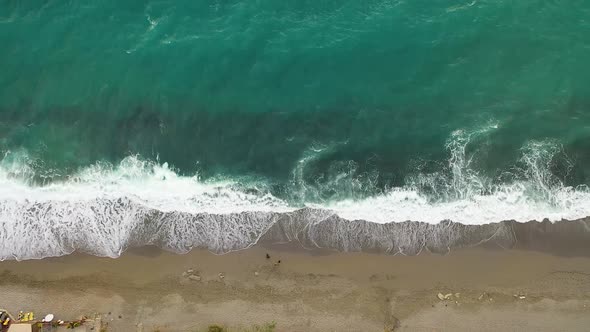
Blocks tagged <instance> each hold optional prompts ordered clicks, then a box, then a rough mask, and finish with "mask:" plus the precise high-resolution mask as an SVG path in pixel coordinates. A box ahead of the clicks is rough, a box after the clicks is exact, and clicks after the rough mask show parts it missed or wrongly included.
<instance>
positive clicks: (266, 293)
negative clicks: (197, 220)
mask: <svg viewBox="0 0 590 332" xmlns="http://www.w3.org/2000/svg"><path fill="white" fill-rule="evenodd" d="M266 253H268V254H269V255H270V256H271V258H270V259H267V258H266ZM279 259H280V260H281V263H280V264H276V263H277V261H278V260H279ZM189 269H193V270H194V273H195V274H198V276H199V280H198V281H197V280H191V279H189V278H188V277H187V276H186V271H187V270H189ZM183 273H184V274H185V276H183ZM219 273H222V274H223V278H220V276H219ZM194 279H196V278H194ZM438 293H442V294H447V293H448V294H453V295H452V298H451V299H448V300H444V301H441V300H440V299H438V297H437V295H438ZM456 293H459V297H455V294H456ZM0 294H2V296H1V297H0V307H1V306H4V307H5V308H6V309H8V310H10V311H12V312H18V311H19V310H30V311H35V312H36V313H37V316H39V317H40V316H41V315H44V314H46V313H53V314H56V316H59V317H64V318H72V319H73V318H77V317H78V316H81V315H87V316H91V315H93V314H95V313H99V314H101V316H102V317H103V320H105V321H106V322H107V323H108V324H109V331H137V330H138V325H139V324H141V325H140V326H141V330H142V331H155V330H157V329H160V330H161V331H201V330H206V328H207V326H208V325H211V324H220V325H223V326H226V327H229V328H232V329H233V330H240V329H246V328H248V327H249V326H253V325H254V324H259V325H260V324H265V323H270V322H273V321H274V322H276V331H358V330H365V331H383V330H386V329H388V328H389V329H390V330H395V331H432V330H454V331H457V330H459V331H461V330H464V331H469V330H473V329H479V330H486V329H487V330H490V331H491V330H510V329H514V328H515V327H517V326H521V327H525V329H531V330H533V329H534V330H538V331H555V330H568V331H576V330H583V329H584V328H585V327H586V326H587V324H590V258H587V257H565V256H557V255H550V254H547V253H543V252H538V251H530V250H529V251H525V250H518V249H512V250H504V249H493V250H491V249H485V248H471V249H456V250H454V251H452V252H451V253H449V254H447V255H439V254H433V253H428V252H422V253H421V254H420V255H417V256H402V255H395V256H393V255H383V254H378V253H360V252H357V253H341V252H333V251H328V250H311V251H309V250H305V249H302V248H301V247H299V246H298V245H293V244H283V245H273V246H268V245H264V246H263V245H257V246H254V247H252V248H250V249H246V250H242V251H237V252H232V253H228V254H225V255H215V254H212V253H210V252H207V251H205V250H193V251H191V252H189V253H187V254H184V255H178V254H173V253H169V252H166V251H163V250H160V249H157V248H155V247H142V248H135V249H130V250H128V251H127V252H125V253H123V254H122V255H121V256H120V257H119V258H117V259H111V258H100V257H94V256H89V255H85V254H72V255H69V256H63V257H56V258H47V259H42V260H30V261H21V262H17V261H4V262H0ZM515 295H522V296H524V297H525V298H524V299H519V298H518V297H515ZM109 312H110V313H111V315H109V314H108V313H109ZM119 316H121V317H122V318H119ZM584 324H586V325H584ZM232 329H230V330H232Z"/></svg>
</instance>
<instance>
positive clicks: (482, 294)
mask: <svg viewBox="0 0 590 332" xmlns="http://www.w3.org/2000/svg"><path fill="white" fill-rule="evenodd" d="M487 295H488V293H486V292H483V293H481V295H480V296H479V297H478V298H477V300H478V301H481V300H483V298H484V297H486V296H487Z"/></svg>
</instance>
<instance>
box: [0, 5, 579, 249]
mask: <svg viewBox="0 0 590 332" xmlns="http://www.w3.org/2000/svg"><path fill="white" fill-rule="evenodd" d="M589 59H590V2H588V1H575V0H568V1H565V0H563V1H561V0H552V1H540V0H522V1H508V0H467V1H464V0H454V1H451V0H428V1H425V0H411V1H410V0H365V1H352V0H313V1H308V0H299V1H276V0H256V1H245V0H239V1H238V0H216V1H214V0H176V1H156V0H146V1H139V0H130V1H118V0H92V1H90V0H78V1H65V0H44V1H16V0H5V1H1V2H0V260H4V259H31V258H43V257H49V256H59V255H65V254H68V253H71V252H74V251H82V252H86V253H90V254H94V255H100V256H109V257H117V256H118V255H119V254H120V253H121V252H123V251H124V250H125V249H127V248H129V247H131V246H142V245H158V246H160V247H162V248H165V249H167V250H171V251H175V252H186V251H188V250H190V249H192V248H195V247H199V248H207V249H209V250H211V251H214V252H216V253H225V252H229V251H232V250H239V249H244V248H247V247H249V246H251V245H253V244H255V243H257V242H258V241H260V240H261V239H263V238H265V239H268V240H269V241H285V242H286V241H293V240H298V241H300V242H301V243H302V244H304V245H305V246H306V247H329V248H334V249H338V250H364V249H375V248H377V249H379V250H382V251H386V252H389V253H401V254H414V253H418V252H420V251H421V250H422V249H423V248H427V249H429V250H433V251H441V250H442V251H444V250H443V249H444V248H446V249H449V248H454V247H462V246H471V245H476V244H480V243H482V242H486V241H490V239H496V240H498V239H500V240H498V243H497V244H498V245H500V246H508V247H509V246H511V245H513V244H514V243H515V242H516V241H517V240H518V239H514V223H515V222H516V223H524V222H528V221H538V222H541V221H543V220H545V221H546V222H547V221H550V222H556V221H560V220H563V219H567V220H575V219H580V218H584V217H587V216H590V190H589V189H588V185H589V184H590V62H589ZM506 221H509V222H506ZM441 248H442V249H441Z"/></svg>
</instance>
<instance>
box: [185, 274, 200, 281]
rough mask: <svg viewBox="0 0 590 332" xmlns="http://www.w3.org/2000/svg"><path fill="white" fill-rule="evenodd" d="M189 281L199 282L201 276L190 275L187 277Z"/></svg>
mask: <svg viewBox="0 0 590 332" xmlns="http://www.w3.org/2000/svg"><path fill="white" fill-rule="evenodd" d="M188 278H189V280H192V281H201V276H197V275H190V276H188Z"/></svg>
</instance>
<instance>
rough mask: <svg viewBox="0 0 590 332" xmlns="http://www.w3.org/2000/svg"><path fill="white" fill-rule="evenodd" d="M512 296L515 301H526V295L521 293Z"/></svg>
mask: <svg viewBox="0 0 590 332" xmlns="http://www.w3.org/2000/svg"><path fill="white" fill-rule="evenodd" d="M512 296H514V298H515V299H518V300H524V299H526V295H524V294H523V293H517V294H514V295H512Z"/></svg>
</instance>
